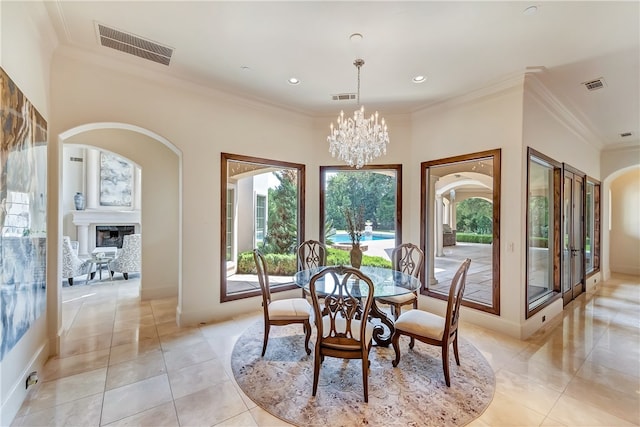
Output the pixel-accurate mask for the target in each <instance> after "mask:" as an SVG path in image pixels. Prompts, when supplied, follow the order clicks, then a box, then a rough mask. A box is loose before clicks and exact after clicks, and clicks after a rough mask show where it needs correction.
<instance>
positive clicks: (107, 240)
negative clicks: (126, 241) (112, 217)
mask: <svg viewBox="0 0 640 427" xmlns="http://www.w3.org/2000/svg"><path fill="white" fill-rule="evenodd" d="M133 233H135V226H134V225H96V247H103V246H115V247H117V248H118V249H120V248H122V238H123V237H124V236H126V235H127V234H133Z"/></svg>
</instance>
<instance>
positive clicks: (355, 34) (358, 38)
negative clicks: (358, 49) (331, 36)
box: [349, 33, 363, 42]
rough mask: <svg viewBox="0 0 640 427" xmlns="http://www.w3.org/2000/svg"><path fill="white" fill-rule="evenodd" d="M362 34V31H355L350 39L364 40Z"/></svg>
mask: <svg viewBox="0 0 640 427" xmlns="http://www.w3.org/2000/svg"><path fill="white" fill-rule="evenodd" d="M362 38H363V37H362V34H360V33H353V34H351V35H350V36H349V40H351V41H352V42H359V41H360V40H362Z"/></svg>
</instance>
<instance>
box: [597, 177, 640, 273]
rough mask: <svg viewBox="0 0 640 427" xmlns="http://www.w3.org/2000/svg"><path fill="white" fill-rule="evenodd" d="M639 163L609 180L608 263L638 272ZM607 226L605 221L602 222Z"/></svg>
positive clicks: (615, 269) (619, 269)
mask: <svg viewBox="0 0 640 427" xmlns="http://www.w3.org/2000/svg"><path fill="white" fill-rule="evenodd" d="M639 213H640V167H638V168H636V169H632V170H630V171H628V172H625V173H624V174H622V175H620V176H619V177H617V178H616V179H614V180H613V181H612V182H611V212H610V215H611V230H610V239H611V240H610V241H611V242H612V243H611V246H610V257H611V258H610V266H611V271H612V272H616V273H624V274H633V275H640V219H639ZM603 226H604V227H608V224H603Z"/></svg>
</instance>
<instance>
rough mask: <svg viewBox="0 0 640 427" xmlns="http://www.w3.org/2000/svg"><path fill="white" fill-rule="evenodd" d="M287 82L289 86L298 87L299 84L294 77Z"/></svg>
mask: <svg viewBox="0 0 640 427" xmlns="http://www.w3.org/2000/svg"><path fill="white" fill-rule="evenodd" d="M287 81H288V82H289V84H290V85H298V84H300V80H299V79H296V78H295V77H290V78H289V80H287Z"/></svg>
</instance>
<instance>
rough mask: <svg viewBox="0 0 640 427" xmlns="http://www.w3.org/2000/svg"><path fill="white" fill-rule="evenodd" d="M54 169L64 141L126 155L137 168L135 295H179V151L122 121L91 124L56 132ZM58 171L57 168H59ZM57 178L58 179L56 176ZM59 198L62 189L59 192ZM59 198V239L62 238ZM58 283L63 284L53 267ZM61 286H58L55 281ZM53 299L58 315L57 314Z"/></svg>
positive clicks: (180, 212) (180, 242) (180, 270)
mask: <svg viewBox="0 0 640 427" xmlns="http://www.w3.org/2000/svg"><path fill="white" fill-rule="evenodd" d="M58 141H59V144H58V147H59V156H58V159H59V160H58V161H59V170H60V171H62V165H63V164H64V159H63V158H62V152H63V147H64V146H65V145H67V146H69V145H75V146H90V147H93V148H96V149H99V150H103V151H108V152H110V153H114V154H116V155H118V156H121V157H124V158H126V159H129V160H130V161H131V162H133V163H135V164H136V165H137V166H139V167H140V168H141V170H142V177H141V187H142V188H141V192H140V193H141V200H140V207H141V209H140V212H141V221H140V223H141V231H142V272H141V278H142V280H141V287H140V297H141V299H143V300H146V299H151V298H164V297H175V296H177V297H178V298H180V294H181V289H182V287H181V277H182V233H181V226H180V225H181V223H182V153H181V152H180V151H179V150H178V149H177V148H176V147H175V145H173V144H172V143H171V142H170V141H168V140H167V139H166V138H163V137H162V136H160V135H157V134H155V133H154V132H151V131H149V130H147V129H144V128H140V127H137V126H133V125H128V124H124V123H92V124H86V125H82V126H78V127H75V128H72V129H69V130H67V131H65V132H62V133H60V134H59V139H58ZM60 173H61V174H62V172H60ZM58 178H60V177H58ZM58 197H59V198H60V199H61V198H62V191H60V192H59V193H58ZM61 204H62V201H60V203H59V221H58V222H59V224H58V230H59V235H58V241H62V235H61V233H62V226H61V224H62V220H63V217H62V215H61V214H62V209H61ZM57 277H58V280H57V283H58V284H60V283H62V280H61V271H60V266H59V265H58V271H57ZM59 286H60V285H59ZM60 310H61V307H60V298H58V313H60Z"/></svg>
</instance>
